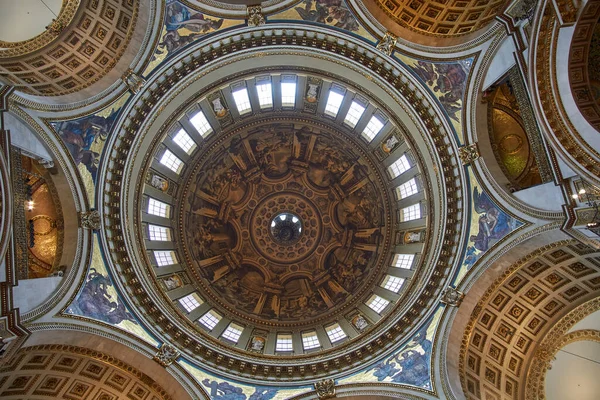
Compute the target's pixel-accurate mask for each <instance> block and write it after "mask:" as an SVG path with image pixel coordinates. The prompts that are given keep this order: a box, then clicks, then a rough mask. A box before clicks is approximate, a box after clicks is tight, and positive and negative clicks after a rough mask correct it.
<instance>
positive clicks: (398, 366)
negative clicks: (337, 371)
mask: <svg viewBox="0 0 600 400" xmlns="http://www.w3.org/2000/svg"><path fill="white" fill-rule="evenodd" d="M427 327H428V326H427V325H426V326H424V327H423V328H421V329H420V330H419V332H418V333H417V334H416V335H415V336H414V337H413V338H412V339H411V341H410V342H409V343H407V344H406V346H404V347H403V348H402V350H400V351H399V352H398V353H396V354H395V355H394V356H392V357H390V358H388V359H387V360H385V361H383V362H381V363H379V364H377V365H376V366H375V370H374V371H373V376H375V377H376V378H377V380H378V381H379V382H382V381H384V380H385V379H386V378H391V381H392V382H394V383H403V384H407V385H413V386H418V387H423V388H428V387H430V385H431V383H430V374H429V361H430V358H431V348H432V344H431V341H430V340H429V339H427V337H426V336H427Z"/></svg>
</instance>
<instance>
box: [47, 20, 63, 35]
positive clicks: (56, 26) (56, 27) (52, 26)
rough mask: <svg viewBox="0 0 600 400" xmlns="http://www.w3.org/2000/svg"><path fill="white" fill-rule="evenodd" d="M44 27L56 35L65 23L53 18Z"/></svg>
mask: <svg viewBox="0 0 600 400" xmlns="http://www.w3.org/2000/svg"><path fill="white" fill-rule="evenodd" d="M46 29H48V31H50V32H51V33H53V34H55V35H58V34H59V33H61V32H62V31H63V30H64V29H65V25H64V24H63V23H62V22H60V21H57V20H55V19H53V20H52V22H51V23H50V25H48V26H47V27H46Z"/></svg>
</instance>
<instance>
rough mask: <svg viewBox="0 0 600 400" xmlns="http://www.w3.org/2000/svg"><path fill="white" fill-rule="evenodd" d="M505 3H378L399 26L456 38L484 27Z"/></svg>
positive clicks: (471, 0)
mask: <svg viewBox="0 0 600 400" xmlns="http://www.w3.org/2000/svg"><path fill="white" fill-rule="evenodd" d="M507 3H508V2H507V1H506V0H447V1H441V0H377V5H378V6H379V7H380V8H381V9H382V10H383V11H384V12H385V13H386V14H387V15H389V16H390V18H391V19H392V20H393V21H394V22H395V23H397V24H398V25H400V26H402V27H405V28H409V29H411V30H414V31H417V32H421V33H425V34H429V35H436V36H458V35H465V34H468V33H471V32H475V31H477V30H479V29H481V28H484V27H485V26H487V25H488V24H489V23H490V22H491V21H492V20H493V19H494V18H496V15H498V14H499V13H500V12H501V11H502V9H503V8H504V6H505V5H506V4H507Z"/></svg>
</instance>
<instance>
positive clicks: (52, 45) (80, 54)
mask: <svg viewBox="0 0 600 400" xmlns="http://www.w3.org/2000/svg"><path fill="white" fill-rule="evenodd" d="M84 8H85V9H84V10H81V11H82V12H81V13H80V15H81V16H80V17H79V19H78V20H73V21H72V22H71V23H70V24H69V26H68V27H65V28H64V29H63V30H62V32H61V33H60V34H59V36H58V38H57V39H55V40H53V41H51V42H49V43H47V44H46V45H45V46H44V47H42V48H39V49H37V50H36V51H33V52H31V53H28V54H26V55H19V54H17V55H15V56H11V57H8V58H3V59H1V61H0V78H1V79H2V80H3V81H4V82H5V83H7V84H9V85H13V86H15V87H16V88H17V90H19V91H22V92H24V93H27V94H31V95H37V96H59V95H63V94H67V93H73V92H76V91H79V90H81V89H83V88H85V87H88V86H90V85H91V84H93V83H94V82H96V81H98V80H99V79H100V78H102V77H103V76H104V75H105V74H106V73H108V71H110V70H111V69H112V68H113V67H114V66H115V65H116V64H117V62H118V60H119V58H120V57H121V55H122V54H123V52H124V51H125V49H126V48H127V45H128V43H129V41H130V39H131V37H132V35H133V31H134V29H135V23H136V19H137V13H138V8H139V0H123V1H118V0H90V1H89V2H86V5H85V7H84Z"/></svg>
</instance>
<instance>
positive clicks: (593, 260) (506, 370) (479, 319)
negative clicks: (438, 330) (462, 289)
mask: <svg viewBox="0 0 600 400" xmlns="http://www.w3.org/2000/svg"><path fill="white" fill-rule="evenodd" d="M599 293H600V254H599V253H598V252H595V251H594V250H593V249H591V248H589V247H586V246H585V245H582V244H578V243H573V242H569V241H560V242H556V243H554V244H552V245H549V246H546V247H542V248H540V249H538V250H537V251H534V252H532V253H530V254H529V255H527V256H525V257H523V258H521V259H520V260H518V261H517V262H516V263H514V264H513V265H511V266H510V267H508V268H507V269H506V270H505V271H504V272H503V273H502V275H500V276H499V277H498V278H497V279H496V280H495V281H494V282H493V283H492V285H490V287H489V288H488V289H487V290H486V291H485V293H484V294H483V295H482V296H481V299H480V300H479V301H478V303H477V305H476V306H475V307H474V308H473V312H472V314H471V315H470V317H469V318H468V323H467V325H466V329H465V330H464V332H463V333H462V344H461V348H460V359H459V367H458V369H459V375H460V379H461V384H462V390H463V391H464V393H465V395H466V396H468V397H470V398H476V399H480V398H481V399H483V398H486V396H502V394H503V393H506V394H507V395H508V396H511V397H512V398H522V397H523V398H524V393H525V383H526V382H525V377H528V376H530V374H529V373H528V371H530V369H531V368H533V365H534V364H535V363H537V362H538V358H539V355H540V353H539V351H540V350H539V349H540V347H541V346H540V343H541V342H542V340H543V339H544V337H545V336H546V335H547V334H548V332H549V330H550V329H554V328H553V326H555V324H557V322H558V321H560V320H562V318H563V317H564V316H565V315H566V314H568V313H569V312H570V311H571V310H574V309H577V307H579V306H580V305H581V304H583V303H586V302H588V301H590V300H591V299H595V300H592V301H596V300H597V297H598V294H599ZM527 398H529V397H527Z"/></svg>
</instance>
